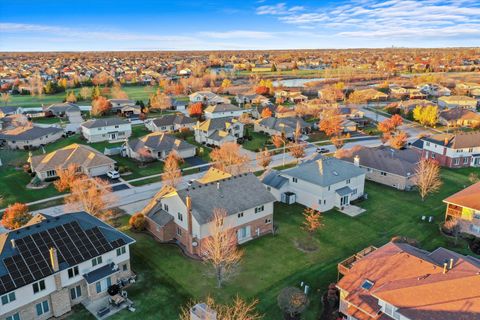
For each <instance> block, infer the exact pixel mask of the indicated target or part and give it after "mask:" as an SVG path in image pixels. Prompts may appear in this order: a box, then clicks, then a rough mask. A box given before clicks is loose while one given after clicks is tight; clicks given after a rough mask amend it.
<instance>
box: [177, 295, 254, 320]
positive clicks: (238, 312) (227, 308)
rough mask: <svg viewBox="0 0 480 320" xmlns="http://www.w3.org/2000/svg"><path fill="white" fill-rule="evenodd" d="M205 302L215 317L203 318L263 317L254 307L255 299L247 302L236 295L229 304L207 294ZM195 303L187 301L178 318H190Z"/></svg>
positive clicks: (241, 319)
mask: <svg viewBox="0 0 480 320" xmlns="http://www.w3.org/2000/svg"><path fill="white" fill-rule="evenodd" d="M205 304H206V305H207V307H208V309H209V310H210V311H212V314H213V313H216V317H215V318H214V317H213V316H212V317H208V315H207V318H205V320H214V319H218V320H220V319H221V320H260V319H263V316H262V315H260V314H259V313H258V312H257V311H256V310H255V307H256V306H257V304H258V300H257V299H255V300H253V301H251V302H247V301H245V300H243V299H242V298H240V297H239V296H238V295H237V296H236V297H235V299H234V300H233V303H231V304H219V303H217V302H216V301H215V299H214V298H212V297H211V296H208V297H207V298H206V301H205ZM194 305H195V303H194V302H189V303H188V304H187V305H186V306H184V307H183V308H182V310H181V311H180V315H179V318H180V320H190V319H191V317H190V309H191V308H192V307H193V306H194Z"/></svg>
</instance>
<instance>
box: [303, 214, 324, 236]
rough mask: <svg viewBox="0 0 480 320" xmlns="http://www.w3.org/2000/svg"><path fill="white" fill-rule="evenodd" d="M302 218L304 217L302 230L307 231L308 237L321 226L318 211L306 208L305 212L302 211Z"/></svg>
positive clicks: (320, 215) (320, 216)
mask: <svg viewBox="0 0 480 320" xmlns="http://www.w3.org/2000/svg"><path fill="white" fill-rule="evenodd" d="M303 216H304V217H305V220H304V221H303V229H304V230H305V231H307V232H308V233H309V234H310V236H311V235H312V234H313V233H315V231H317V230H318V229H319V228H320V227H322V226H323V224H322V221H321V219H322V213H321V212H320V211H318V210H315V209H313V208H308V207H306V208H305V210H303Z"/></svg>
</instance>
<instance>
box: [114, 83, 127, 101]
mask: <svg viewBox="0 0 480 320" xmlns="http://www.w3.org/2000/svg"><path fill="white" fill-rule="evenodd" d="M112 98H113V99H128V94H127V93H126V92H125V91H123V90H122V86H121V85H120V84H119V83H117V84H115V85H114V86H113V88H112Z"/></svg>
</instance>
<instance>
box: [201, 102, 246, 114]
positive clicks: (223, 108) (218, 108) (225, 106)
mask: <svg viewBox="0 0 480 320" xmlns="http://www.w3.org/2000/svg"><path fill="white" fill-rule="evenodd" d="M241 110H242V109H241V108H239V107H237V106H234V105H233V104H229V103H220V104H216V105H213V106H208V107H207V108H206V109H205V112H211V113H216V112H233V111H241Z"/></svg>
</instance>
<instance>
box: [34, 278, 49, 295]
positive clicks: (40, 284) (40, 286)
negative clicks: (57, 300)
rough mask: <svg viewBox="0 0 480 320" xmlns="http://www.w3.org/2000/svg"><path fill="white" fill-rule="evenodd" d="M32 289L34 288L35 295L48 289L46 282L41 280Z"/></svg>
mask: <svg viewBox="0 0 480 320" xmlns="http://www.w3.org/2000/svg"><path fill="white" fill-rule="evenodd" d="M32 288H33V293H34V294H35V293H39V292H40V291H43V290H45V289H46V286H45V280H40V281H38V282H35V283H33V284H32Z"/></svg>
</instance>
